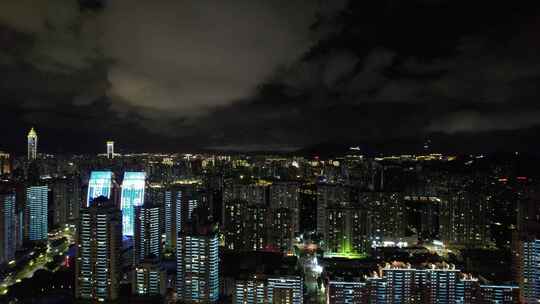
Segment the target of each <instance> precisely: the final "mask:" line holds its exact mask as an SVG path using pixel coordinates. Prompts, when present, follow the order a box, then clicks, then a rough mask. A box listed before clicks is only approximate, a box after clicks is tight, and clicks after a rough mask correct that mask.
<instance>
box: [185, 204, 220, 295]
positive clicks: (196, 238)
mask: <svg viewBox="0 0 540 304" xmlns="http://www.w3.org/2000/svg"><path fill="white" fill-rule="evenodd" d="M199 211H200V212H201V214H197V215H196V216H194V218H193V219H192V220H191V221H189V222H188V223H186V225H184V226H183V227H182V229H181V231H180V233H179V234H178V241H177V246H176V263H177V264H176V293H177V297H178V299H179V300H180V301H182V303H215V302H217V300H218V298H219V238H218V234H217V225H215V224H213V223H211V222H209V220H208V217H207V215H205V214H204V211H206V210H202V209H197V210H195V211H194V213H195V212H199Z"/></svg>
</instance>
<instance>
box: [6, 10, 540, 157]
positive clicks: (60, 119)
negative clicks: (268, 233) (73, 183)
mask: <svg viewBox="0 0 540 304" xmlns="http://www.w3.org/2000/svg"><path fill="white" fill-rule="evenodd" d="M216 5H217V7H215V6H216ZM487 7H489V11H490V12H491V13H490V14H486V13H485V10H486V8H487ZM538 8H539V5H538V4H536V3H527V4H517V3H505V4H503V3H493V2H487V1H483V0H482V1H477V2H475V3H474V4H467V5H465V4H464V3H458V2H455V1H448V0H443V1H432V2H430V1H421V0H415V1H408V2H407V3H404V2H400V1H393V0H388V1H382V2H380V3H359V2H357V1H345V0H339V1H319V2H311V1H299V2H298V3H285V4H284V3H282V1H280V0H278V1H271V2H268V3H266V4H263V3H253V2H252V1H237V2H235V3H230V4H215V3H211V2H210V1H197V3H191V4H188V3H173V2H170V1H164V0H159V1H157V2H153V3H152V4H149V3H137V4H133V3H130V2H128V1H126V0H121V1H114V2H112V1H106V0H81V1H76V0H62V1H44V2H43V3H40V5H38V6H32V5H31V4H30V1H15V0H6V1H3V2H2V4H0V11H1V12H2V13H1V14H0V33H2V37H3V38H2V39H1V40H0V45H1V46H2V48H1V49H2V52H1V54H0V55H1V56H0V57H1V58H2V59H1V60H0V73H3V74H6V75H10V77H4V78H3V80H2V81H1V82H0V100H1V101H0V105H1V106H2V110H3V112H7V113H11V114H12V115H6V116H5V117H3V119H2V121H0V129H2V130H12V131H11V132H9V133H8V134H5V136H4V137H3V141H2V143H0V149H1V150H7V151H8V152H11V153H17V154H18V153H22V150H23V148H22V146H21V143H20V138H22V137H23V134H22V132H24V131H23V130H27V129H29V128H30V127H32V126H34V127H36V128H37V129H38V130H40V135H41V136H42V139H43V144H42V145H41V146H42V151H46V152H48V153H58V152H64V153H81V152H83V151H93V153H97V152H100V151H101V145H102V142H103V141H105V140H115V141H118V142H119V143H121V144H119V148H120V147H122V148H123V149H124V150H126V151H137V152H142V151H160V150H161V151H163V152H173V151H186V150H188V152H192V151H189V150H211V149H212V150H238V151H253V150H264V151H274V150H277V151H291V150H298V149H302V148H305V147H311V146H314V145H318V144H323V143H332V144H353V145H361V146H365V147H366V150H375V151H381V150H382V151H383V152H386V151H394V152H414V151H415V150H417V149H418V150H421V149H422V148H421V147H422V146H423V143H424V142H425V141H427V140H432V146H433V148H434V149H435V150H438V151H437V152H441V153H445V152H454V151H464V152H493V151H498V150H504V151H506V150H508V151H512V150H516V151H522V152H527V151H530V152H536V151H538V150H540V149H538V148H539V147H538V143H537V141H535V140H534V137H535V136H534V135H535V134H537V133H538V131H539V124H540V120H539V119H538V117H540V115H538V113H539V108H538V103H537V101H536V100H537V97H538V92H537V90H536V86H535V85H534V79H536V77H538V76H539V75H538V72H537V70H538V69H536V68H535V67H536V66H538V64H539V63H540V60H539V56H538V52H536V51H535V50H537V45H536V42H535V41H536V39H535V35H534V33H535V31H536V29H537V27H538V22H537V21H536V20H537V18H536V17H537V13H538ZM53 12H59V13H57V14H56V13H53ZM127 12H130V13H127ZM172 12H175V13H174V14H177V15H178V16H177V17H180V18H176V17H175V16H174V14H173V13H172ZM124 14H125V15H124ZM150 16H152V17H150ZM193 16H198V17H197V18H194V17H193ZM450 16H452V17H450ZM453 16H461V17H460V18H458V19H459V20H460V22H459V24H455V20H456V19H455V18H454V17H453ZM115 20H122V22H115ZM179 20H185V23H182V22H181V21H179ZM501 20H503V21H504V22H501ZM210 24H216V25H219V26H209V25H210ZM248 24H249V26H248ZM130 34H133V35H130ZM146 36H149V37H153V38H152V39H153V40H152V43H148V40H146V39H140V37H146ZM128 37H139V38H137V39H130V38H128ZM188 41H190V42H189V43H188ZM274 50H279V51H274ZM196 63H197V64H196ZM44 79H46V81H44ZM68 125H69V127H66V126H68ZM143 138H144V140H143ZM516 138H520V139H522V140H517V139H516ZM67 139H69V141H66V140H67Z"/></svg>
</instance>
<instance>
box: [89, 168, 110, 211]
mask: <svg viewBox="0 0 540 304" xmlns="http://www.w3.org/2000/svg"><path fill="white" fill-rule="evenodd" d="M113 185H114V179H113V173H112V172H111V171H92V172H91V173H90V180H89V181H88V193H87V195H86V207H88V206H90V203H91V202H92V200H94V199H95V198H96V197H99V196H105V197H106V198H111V196H112V194H113Z"/></svg>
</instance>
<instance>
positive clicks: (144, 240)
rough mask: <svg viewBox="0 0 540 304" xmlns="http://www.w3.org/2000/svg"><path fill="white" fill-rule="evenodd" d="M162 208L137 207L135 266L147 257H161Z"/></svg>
mask: <svg viewBox="0 0 540 304" xmlns="http://www.w3.org/2000/svg"><path fill="white" fill-rule="evenodd" d="M160 209H161V208H160V206H149V205H145V206H136V207H135V237H134V239H135V244H134V247H135V261H134V262H135V264H138V263H139V262H141V261H143V260H144V259H145V258H146V257H148V256H150V255H154V256H155V257H156V258H158V259H159V258H160V257H161V233H160V231H161V222H160V220H159V218H160V214H159V213H160Z"/></svg>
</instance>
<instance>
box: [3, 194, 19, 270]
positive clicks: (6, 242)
mask: <svg viewBox="0 0 540 304" xmlns="http://www.w3.org/2000/svg"><path fill="white" fill-rule="evenodd" d="M15 208H16V207H15V194H14V193H3V194H2V193H0V264H2V263H5V262H10V261H11V260H13V259H14V258H15V250H16V247H17V243H16V241H17V240H16V233H17V231H16V222H15V220H16V216H15V214H16V213H15V210H16V209H15Z"/></svg>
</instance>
